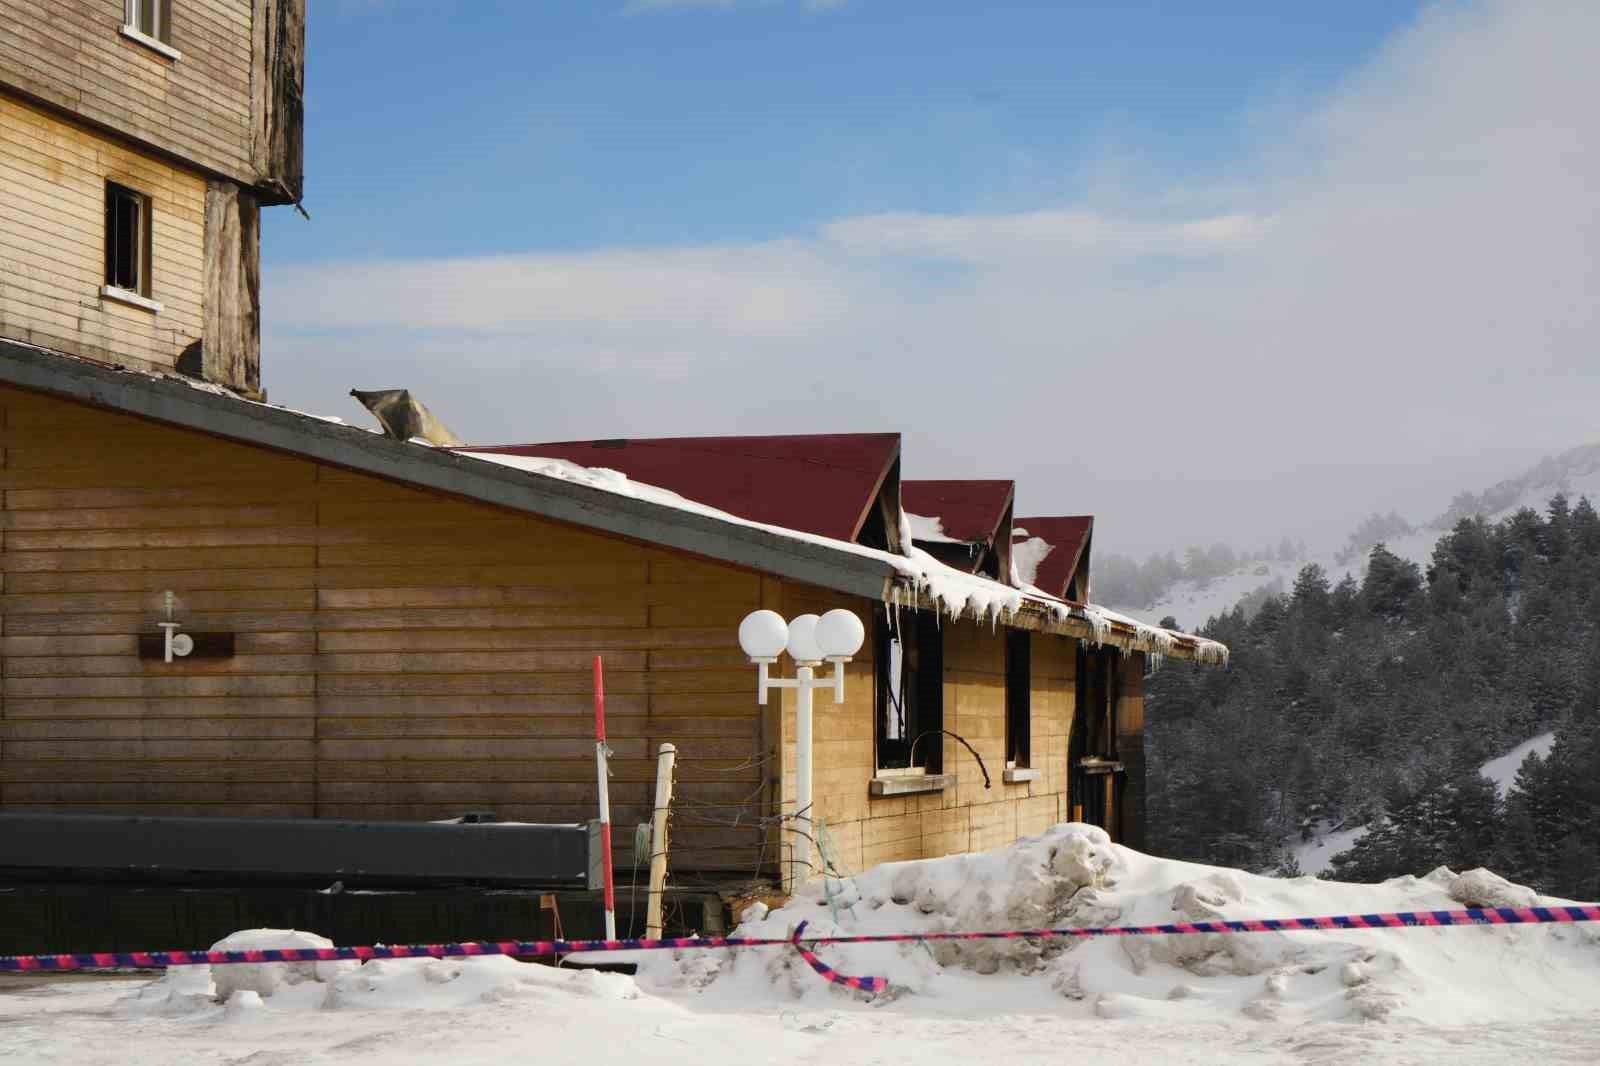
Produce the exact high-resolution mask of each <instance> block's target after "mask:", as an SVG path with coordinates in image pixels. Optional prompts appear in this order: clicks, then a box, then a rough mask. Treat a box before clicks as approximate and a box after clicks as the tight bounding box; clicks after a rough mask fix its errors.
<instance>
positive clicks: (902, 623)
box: [872, 607, 944, 777]
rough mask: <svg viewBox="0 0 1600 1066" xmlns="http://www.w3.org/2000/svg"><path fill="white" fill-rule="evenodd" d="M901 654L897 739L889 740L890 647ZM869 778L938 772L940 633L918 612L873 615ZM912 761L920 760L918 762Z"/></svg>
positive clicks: (941, 720) (941, 725)
mask: <svg viewBox="0 0 1600 1066" xmlns="http://www.w3.org/2000/svg"><path fill="white" fill-rule="evenodd" d="M896 642H898V643H899V644H900V646H901V647H902V649H905V650H904V651H902V652H901V655H900V659H899V665H900V684H899V691H900V697H901V707H902V712H901V728H900V729H899V730H898V732H899V733H900V734H901V735H900V736H891V735H890V733H891V730H890V729H889V722H890V715H889V709H890V690H891V686H892V684H893V678H892V673H891V666H890V664H891V662H893V661H894V655H893V645H894V644H895V643H896ZM873 675H874V678H873V745H872V747H873V772H874V775H875V776H878V777H885V776H897V775H929V776H933V775H937V774H942V773H943V772H944V734H943V732H942V730H943V728H944V630H943V628H942V627H941V626H940V624H939V619H938V617H937V616H935V615H932V614H931V613H929V612H924V611H912V610H895V609H893V608H889V607H882V608H880V609H878V610H876V611H874V612H873ZM918 760H921V761H920V762H919V761H918Z"/></svg>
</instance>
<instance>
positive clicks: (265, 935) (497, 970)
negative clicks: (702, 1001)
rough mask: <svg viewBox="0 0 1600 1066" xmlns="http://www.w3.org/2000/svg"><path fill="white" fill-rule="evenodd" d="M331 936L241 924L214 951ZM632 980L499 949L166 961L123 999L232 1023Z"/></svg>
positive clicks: (584, 992) (158, 1011)
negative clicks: (362, 957) (451, 954)
mask: <svg viewBox="0 0 1600 1066" xmlns="http://www.w3.org/2000/svg"><path fill="white" fill-rule="evenodd" d="M332 946H333V942H332V941H330V940H327V939H326V938H324V937H320V936H317V935H316V934H314V933H304V932H300V931H298V930H293V929H249V930H244V931H242V932H238V933H234V934H232V935H230V936H227V937H225V938H223V939H222V940H219V941H217V942H216V943H215V944H213V945H212V946H211V950H213V951H250V950H257V949H263V948H327V947H332ZM638 994H639V992H638V988H637V986H636V985H635V984H634V982H633V979H632V978H631V977H625V976H621V975H618V974H607V973H600V972H597V971H593V970H560V969H556V968H554V967H550V966H542V965H538V964H534V963H526V962H518V961H517V960H515V959H511V958H507V957H506V956H504V955H485V956H479V957H476V958H452V959H432V958H421V959H373V960H370V961H368V962H365V963H362V962H357V961H355V960H348V961H335V962H266V963H228V964H225V965H221V966H173V967H170V968H168V970H167V972H166V973H165V974H164V975H163V976H162V977H160V978H158V979H156V980H155V981H152V982H151V983H150V984H148V985H146V986H144V987H143V988H141V989H140V990H139V991H138V992H136V993H135V994H134V995H132V996H130V997H129V998H128V999H127V1000H125V1001H124V1003H123V1008H124V1010H125V1011H126V1012H127V1013H129V1014H133V1015H199V1016H203V1017H211V1018H214V1019H217V1018H220V1019H223V1020H234V1019H238V1018H243V1017H246V1016H249V1015H252V1014H258V1013H260V1012H263V1011H268V1012H274V1013H282V1012H292V1011H305V1010H372V1009H422V1010H442V1009H449V1010H453V1009H458V1008H462V1007H470V1006H473V1005H477V1004H492V1003H505V1002H516V1003H527V1002H535V1003H536V1002H552V1003H557V1002H559V1001H560V1000H561V999H562V998H564V997H572V996H577V997H580V998H586V999H599V1000H627V999H634V998H636V997H637V996H638Z"/></svg>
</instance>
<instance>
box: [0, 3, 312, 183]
mask: <svg viewBox="0 0 1600 1066" xmlns="http://www.w3.org/2000/svg"><path fill="white" fill-rule="evenodd" d="M146 6H149V7H152V8H154V9H155V10H157V11H159V12H162V13H164V18H163V19H162V20H161V21H160V22H159V23H158V24H157V26H155V27H150V28H151V29H152V31H153V32H151V33H145V32H143V31H142V30H140V29H139V28H138V27H139V23H140V19H141V17H143V16H141V13H140V9H141V8H143V7H146ZM304 23H305V2H304V0H156V2H153V3H152V0H48V2H41V0H0V25H3V26H4V27H5V33H4V34H0V88H4V89H8V90H11V91H12V92H14V93H17V94H20V95H23V96H26V97H29V98H31V99H32V100H34V101H35V102H37V103H40V104H43V105H45V106H47V107H49V108H52V109H55V110H57V111H59V112H60V113H62V114H65V115H69V116H71V117H73V118H75V119H77V120H79V121H81V122H83V123H85V124H87V125H90V126H93V127H95V128H98V129H99V130H102V131H104V132H107V133H111V134H115V135H116V136H118V137H121V138H125V139H127V140H128V141H130V142H132V143H133V144H135V145H137V146H139V147H140V148H141V149H143V150H146V151H149V152H153V153H155V154H158V155H161V156H164V157H167V158H168V159H170V160H173V161H176V162H179V163H183V164H187V165H189V166H191V167H194V168H196V169H198V170H200V171H202V172H204V173H205V174H207V175H209V176H212V177H221V178H226V179H228V180H230V181H233V182H234V183H236V184H239V185H244V186H248V187H250V188H252V189H253V190H254V192H255V194H256V197H257V199H258V200H259V201H260V202H262V203H264V204H271V203H291V202H294V201H297V200H298V199H299V198H300V194H301V191H302V180H303V179H302V169H303V167H302V164H303V160H302V138H301V132H300V131H301V125H302V92H303V85H304V59H303V42H304V39H305V29H304Z"/></svg>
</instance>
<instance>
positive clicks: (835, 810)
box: [767, 585, 1077, 870]
mask: <svg viewBox="0 0 1600 1066" xmlns="http://www.w3.org/2000/svg"><path fill="white" fill-rule="evenodd" d="M774 593H775V594H774ZM768 606H772V607H774V609H776V610H779V611H781V612H782V613H784V614H785V615H786V616H787V617H793V616H794V615H797V614H802V613H806V612H813V613H821V612H823V611H827V610H831V609H832V608H834V607H839V606H847V607H850V608H852V609H853V610H856V611H857V612H858V613H859V614H860V615H861V617H862V618H863V619H868V618H870V617H871V612H872V611H873V610H874V608H876V607H877V605H876V604H873V603H868V602H867V601H856V602H843V601H842V598H841V597H839V596H838V595H836V594H834V593H831V592H826V591H824V590H820V589H808V588H805V587H802V586H797V585H786V586H782V587H781V588H778V589H776V590H771V591H769V596H768ZM943 627H944V628H943V631H944V649H945V650H944V667H945V673H944V728H946V729H949V730H951V731H952V732H955V733H959V734H961V735H962V736H963V737H965V738H966V740H967V741H968V742H969V743H971V744H972V745H973V747H975V748H976V749H977V750H978V753H979V754H980V755H981V756H982V757H983V760H984V763H985V765H986V766H987V768H988V770H989V775H990V779H991V787H989V788H987V789H986V788H984V784H983V775H982V773H980V771H979V768H978V765H977V763H976V761H975V760H974V759H973V758H972V756H971V755H970V754H969V753H968V752H967V750H966V749H965V748H963V747H962V746H961V745H960V744H959V743H957V742H956V741H954V740H953V739H951V738H949V737H945V738H944V772H945V773H946V774H954V775H955V776H956V779H957V783H956V786H955V787H954V788H953V789H951V788H947V789H945V790H943V791H941V792H928V793H922V794H917V795H901V796H873V795H871V794H869V783H870V782H871V781H872V779H873V777H874V775H875V774H876V767H877V758H876V752H875V750H874V739H873V738H874V722H873V716H874V714H875V706H874V704H875V698H876V696H875V691H876V689H875V684H874V679H873V672H874V669H875V668H876V664H875V663H874V661H873V657H872V642H871V641H868V642H867V645H866V647H864V648H863V649H862V653H861V655H860V656H859V657H858V658H857V659H856V661H855V662H853V663H851V664H850V666H848V667H847V668H846V682H845V702H844V703H843V704H839V705H836V704H834V702H833V699H832V697H831V695H829V694H828V693H826V692H823V693H819V694H818V695H817V697H816V702H815V710H814V724H813V736H814V745H815V747H814V755H813V762H814V771H813V781H812V796H813V806H814V808H815V815H816V817H817V818H819V819H821V820H822V821H823V822H824V823H825V825H826V829H827V836H828V844H829V848H830V852H831V857H832V858H833V861H835V862H842V863H843V864H844V866H845V867H847V868H848V869H850V870H860V869H863V868H865V867H867V866H873V865H875V864H877V863H881V862H893V861H898V860H901V859H920V858H933V857H937V856H940V855H946V854H951V853H954V852H964V851H982V850H985V849H988V848H994V847H999V846H1000V845H1002V844H1007V843H1010V842H1011V841H1013V840H1015V839H1017V838H1018V837H1021V836H1027V835H1029V834H1032V833H1038V832H1041V831H1042V830H1044V829H1046V828H1047V827H1049V826H1051V825H1054V824H1055V823H1057V822H1060V821H1065V820H1066V815H1067V809H1068V807H1067V737H1068V734H1069V732H1070V729H1071V724H1072V713H1073V706H1074V699H1075V697H1074V691H1073V689H1074V658H1075V655H1076V647H1077V644H1076V642H1075V641H1073V640H1071V639H1070V638H1067V637H1059V636H1049V635H1045V634H1036V635H1035V636H1034V638H1033V652H1032V656H1031V663H1030V665H1031V673H1032V684H1031V691H1032V694H1033V700H1032V722H1031V734H1032V752H1031V755H1032V758H1031V760H1030V761H1031V765H1032V768H1034V769H1037V770H1038V771H1039V772H1040V773H1039V776H1038V777H1037V778H1036V779H1034V780H1032V781H1023V782H1017V783H1015V784H1008V783H1006V782H1005V781H1004V780H1003V770H1004V768H1005V756H1006V740H1005V736H1006V733H1005V730H1006V696H1005V692H1006V678H1005V629H1004V628H1003V627H1001V628H999V629H996V628H994V627H992V626H990V625H989V624H988V623H976V622H972V621H951V620H948V619H946V620H945V621H944V623H943ZM783 696H784V698H783V701H782V703H781V706H779V701H778V700H777V699H776V698H774V700H773V701H772V702H773V705H774V706H773V707H771V708H769V713H768V716H767V719H768V724H767V732H768V733H769V735H772V736H776V737H780V738H781V743H782V744H783V745H784V747H783V751H784V759H783V761H782V768H783V772H784V776H783V779H782V782H781V788H782V799H783V803H784V805H785V809H786V810H791V811H792V810H793V809H794V797H795V788H794V697H793V694H792V693H790V692H785V693H784V694H783Z"/></svg>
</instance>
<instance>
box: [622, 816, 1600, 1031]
mask: <svg viewBox="0 0 1600 1066" xmlns="http://www.w3.org/2000/svg"><path fill="white" fill-rule="evenodd" d="M1537 898H1538V897H1536V896H1535V895H1534V894H1533V893H1532V892H1531V891H1530V890H1528V889H1524V888H1521V887H1520V886H1516V885H1512V884H1510V883H1509V882H1506V881H1504V880H1502V879H1500V878H1498V877H1495V876H1494V875H1493V874H1490V873H1489V872H1488V871H1481V870H1480V871H1471V872H1469V873H1467V874H1462V875H1457V874H1455V873H1454V872H1452V871H1449V870H1443V869H1441V870H1436V871H1434V872H1433V873H1431V874H1429V875H1428V876H1426V877H1422V878H1417V877H1402V878H1397V879H1395V880H1392V881H1387V882H1385V883H1383V884H1378V885H1353V884H1339V883H1335V882H1328V881H1319V880H1317V879H1315V878H1311V877H1300V878H1295V879H1292V880H1291V879H1279V878H1270V877H1260V876H1256V875H1252V874H1246V873H1242V872H1239V871H1236V870H1228V869H1221V868H1216V867H1209V866H1201V865H1196V864H1192V863H1184V862H1176V861H1172V860H1166V859H1157V858H1153V857H1151V856H1148V855H1144V854H1141V853H1139V852H1136V851H1133V850H1131V849H1128V848H1125V847H1121V846H1119V845H1115V844H1112V843H1111V842H1110V840H1109V839H1108V838H1107V836H1106V834H1105V833H1104V832H1103V831H1102V830H1100V829H1098V828H1095V827H1093V826H1087V825H1060V826H1056V827H1055V828H1053V829H1051V830H1049V831H1048V832H1046V833H1044V834H1042V835H1040V836H1037V837H1032V838H1028V839H1025V840H1020V841H1018V842H1017V843H1015V844H1013V845H1010V846H1008V847H1005V848H1001V849H999V850H996V851H991V852H986V853H981V854H969V855H953V856H949V857H946V858H942V859H928V860H921V861H916V862H903V863H891V864H888V865H885V866H881V867H878V868H876V869H873V870H869V871H867V872H866V873H864V874H862V875H860V876H858V877H854V878H849V879H845V880H842V881H838V880H830V881H829V882H827V884H826V885H823V884H815V885H811V886H808V887H807V888H806V889H805V890H804V891H803V892H801V893H799V894H798V895H796V896H795V897H794V898H793V899H792V900H791V901H790V902H789V903H788V904H787V905H786V906H784V907H782V908H780V909H778V910H773V911H768V910H766V909H765V908H764V907H760V906H755V907H752V908H751V909H749V910H748V911H746V912H745V914H744V916H743V920H742V921H741V923H740V925H739V927H738V929H737V930H736V931H735V934H734V935H737V936H751V937H786V936H789V935H791V934H792V932H793V930H794V929H795V928H796V927H797V926H798V925H799V923H800V922H801V921H806V922H808V923H809V924H808V925H807V927H806V935H807V936H808V937H810V936H826V935H828V934H830V933H839V934H853V933H903V932H953V931H977V930H998V929H1027V928H1041V927H1066V926H1072V927H1093V926H1108V925H1156V924H1162V923H1167V922H1174V921H1184V920H1205V919H1245V918H1290V917H1314V916H1320V915H1330V914H1350V913H1372V912H1377V911H1400V910H1420V909H1433V910H1440V909H1456V908H1459V907H1462V906H1466V905H1480V904H1491V903H1498V902H1501V901H1504V902H1507V903H1525V902H1528V901H1531V900H1534V899H1537ZM818 954H819V955H820V956H821V957H822V958H823V960H824V961H826V962H827V963H828V964H829V965H831V966H833V967H834V968H835V969H837V970H838V971H839V972H841V973H844V974H849V975H855V976H873V977H887V978H888V979H889V981H890V986H891V987H890V992H889V994H888V995H889V996H890V997H891V998H894V999H897V1000H898V1001H899V1003H898V1004H897V1005H900V1004H905V1005H911V1004H924V1005H927V1006H931V1007H934V1008H936V1009H939V1010H940V1011H941V1012H943V1011H956V1012H962V1013H965V1012H969V1011H983V1010H1003V1011H1017V1010H1030V1009H1038V1010H1051V1011H1065V1012H1077V1013H1081V1014H1082V1015H1084V1016H1089V1017H1101V1018H1132V1019H1151V1020H1161V1021H1167V1022H1186V1021H1193V1022H1214V1021H1217V1020H1219V1019H1220V1018H1225V1017H1228V1016H1234V1017H1240V1016H1242V1017H1245V1018H1251V1019H1256V1020H1263V1021H1269V1020H1280V1021H1286V1022H1310V1021H1353V1020H1367V1019H1382V1018H1389V1017H1396V1018H1408V1019H1414V1020H1419V1021H1425V1022H1429V1023H1435V1024H1448V1023H1466V1022H1471V1021H1478V1022H1481V1021H1486V1020H1492V1019H1495V1018H1517V1019H1523V1020H1525V1019H1527V1018H1529V1017H1530V1016H1540V1017H1543V1016H1548V1015H1551V1014H1553V1013H1560V1012H1562V1011H1567V1010H1579V1009H1590V1010H1592V1009H1594V1008H1595V1007H1596V1006H1600V991H1597V989H1600V930H1597V929H1595V928H1594V927H1592V926H1583V925H1574V926H1497V927H1484V928H1451V929H1425V928H1415V929H1393V930H1371V931H1367V930H1351V931H1338V932H1291V933H1250V934H1233V935H1224V934H1212V935H1203V936H1148V937H1115V938H1112V937H1106V938H1096V939H1092V940H1065V939H1062V940H1027V939H1016V940H987V941H940V942H934V943H925V942H906V943H896V944H837V945H823V946H821V947H820V948H819V950H818ZM640 981H641V982H642V983H643V984H644V985H645V987H646V988H651V989H659V990H662V991H667V990H675V989H676V990H681V989H697V990H698V991H699V995H700V996H701V997H703V998H704V999H707V1000H709V1001H711V1002H713V1003H715V1004H718V1005H725V1006H735V1005H741V1004H748V1003H750V1002H751V1001H761V1000H768V1001H771V1000H776V1001H794V1000H801V1001H810V1002H813V1003H822V1002H827V1001H833V1002H841V1001H848V999H850V998H851V997H859V996H861V995H862V994H861V993H852V992H848V991H845V990H842V989H840V988H838V987H837V986H834V985H830V984H828V983H826V982H825V981H823V980H822V979H821V978H819V977H818V976H817V975H816V974H815V973H813V972H812V971H811V970H810V968H809V967H808V966H807V965H806V964H805V962H804V961H803V960H801V959H799V958H798V956H797V955H796V954H795V953H794V952H792V951H784V950H779V949H762V950H759V951H734V952H727V953H712V952H680V953H678V957H677V958H668V957H665V954H664V953H655V954H654V955H653V957H651V956H641V962H640ZM880 1002H881V997H880Z"/></svg>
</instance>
